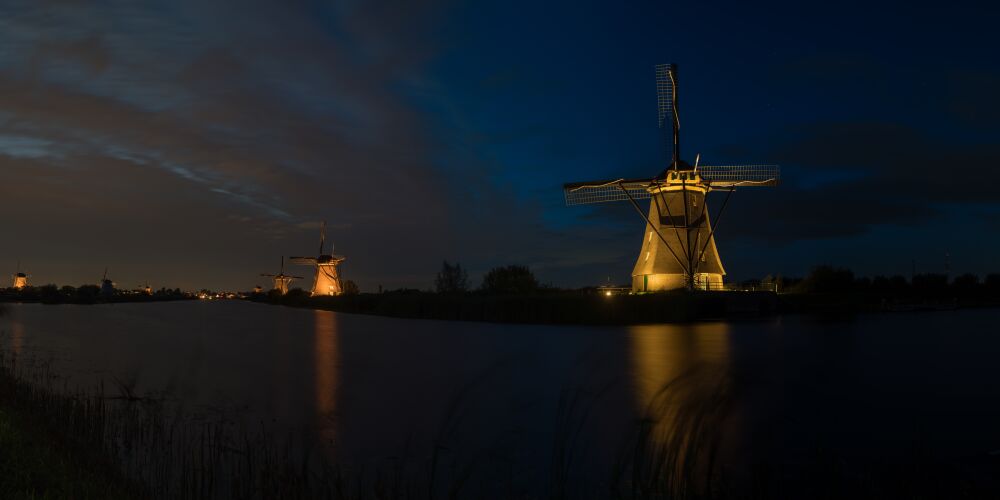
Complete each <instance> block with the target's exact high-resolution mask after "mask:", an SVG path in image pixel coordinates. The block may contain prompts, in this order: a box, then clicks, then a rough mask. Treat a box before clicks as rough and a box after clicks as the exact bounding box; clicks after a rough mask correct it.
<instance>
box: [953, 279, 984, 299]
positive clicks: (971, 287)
mask: <svg viewBox="0 0 1000 500" xmlns="http://www.w3.org/2000/svg"><path fill="white" fill-rule="evenodd" d="M951 286H952V288H953V289H954V290H955V293H956V294H958V295H962V296H965V297H968V296H971V295H976V293H977V292H979V276H976V275H975V274H963V275H961V276H959V277H957V278H955V280H954V281H952V283H951Z"/></svg>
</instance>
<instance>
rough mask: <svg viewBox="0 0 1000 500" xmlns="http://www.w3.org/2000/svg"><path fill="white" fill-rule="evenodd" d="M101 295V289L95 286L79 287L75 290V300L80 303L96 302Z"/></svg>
mask: <svg viewBox="0 0 1000 500" xmlns="http://www.w3.org/2000/svg"><path fill="white" fill-rule="evenodd" d="M100 295H101V288H100V287H99V286H97V285H80V286H79V287H77V289H76V300H78V301H80V302H86V303H89V302H96V301H97V297H98V296H100Z"/></svg>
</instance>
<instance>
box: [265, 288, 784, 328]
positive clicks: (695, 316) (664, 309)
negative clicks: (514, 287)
mask: <svg viewBox="0 0 1000 500" xmlns="http://www.w3.org/2000/svg"><path fill="white" fill-rule="evenodd" d="M251 300H255V301H259V302H265V303H271V304H280V305H286V306H291V307H305V308H311V309H322V310H328V311H335V312H343V313H351V314H368V315H375V316H389V317H394V318H409V319H437V320H448V321H482V322H490V323H534V324H584V325H629V324H646V323H682V322H689V321H700V320H714V319H735V318H759V317H767V316H770V315H772V314H774V313H775V312H776V311H777V309H778V306H779V303H778V297H777V295H776V294H774V293H773V292H686V291H674V292H665V293H655V294H654V293H651V294H643V295H610V296H609V295H604V294H597V293H578V292H550V293H543V294H536V295H485V294H475V293H469V294H461V295H458V294H456V295H449V294H436V293H424V292H407V293H398V292H390V293H382V294H358V295H339V296H334V297H308V296H305V295H296V294H289V295H286V296H283V297H268V296H265V295H259V296H256V297H253V298H251Z"/></svg>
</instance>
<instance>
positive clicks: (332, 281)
mask: <svg viewBox="0 0 1000 500" xmlns="http://www.w3.org/2000/svg"><path fill="white" fill-rule="evenodd" d="M325 244H326V222H323V224H322V225H321V226H320V230H319V257H291V258H289V260H290V261H291V262H292V264H298V265H300V266H316V279H315V280H314V281H313V287H312V291H311V292H310V293H309V294H310V295H312V296H316V295H340V294H341V293H343V292H344V288H343V286H341V284H340V272H339V271H338V270H337V266H339V265H340V263H341V262H343V261H345V260H347V257H344V256H342V255H333V245H330V253H328V254H325V253H323V246H324V245H325Z"/></svg>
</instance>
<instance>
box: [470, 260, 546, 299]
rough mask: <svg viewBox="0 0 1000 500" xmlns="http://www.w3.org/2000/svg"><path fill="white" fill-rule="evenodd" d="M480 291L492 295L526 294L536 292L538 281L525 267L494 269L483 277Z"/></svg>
mask: <svg viewBox="0 0 1000 500" xmlns="http://www.w3.org/2000/svg"><path fill="white" fill-rule="evenodd" d="M482 290H483V291H484V292H486V293H493V294H510V295H518V294H526V293H532V292H536V291H538V280H536V279H535V275H534V274H533V273H532V272H531V270H530V269H528V268H527V267H525V266H505V267H494V268H493V269H490V272H488V273H486V276H484V277H483V286H482Z"/></svg>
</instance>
